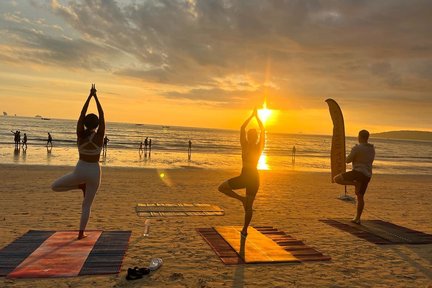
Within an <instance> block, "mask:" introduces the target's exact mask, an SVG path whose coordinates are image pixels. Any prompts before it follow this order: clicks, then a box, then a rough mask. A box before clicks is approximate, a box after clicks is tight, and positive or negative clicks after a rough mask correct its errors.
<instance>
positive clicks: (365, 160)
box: [334, 130, 375, 224]
mask: <svg viewBox="0 0 432 288" xmlns="http://www.w3.org/2000/svg"><path fill="white" fill-rule="evenodd" d="M368 140H369V132H368V131H367V130H361V131H360V132H359V134H358V142H359V144H357V145H355V146H354V147H353V148H352V149H351V153H350V154H349V155H348V157H347V158H346V163H351V162H352V163H353V164H352V167H353V170H352V171H349V172H345V173H341V174H339V175H336V176H335V177H334V181H335V182H336V183H338V184H341V185H354V186H355V193H356V195H357V213H356V216H355V217H354V219H353V220H351V222H353V223H357V224H360V217H361V215H362V213H363V208H364V194H365V193H366V189H367V187H368V184H369V181H370V179H371V177H372V163H373V161H374V159H375V147H374V145H372V144H369V143H368Z"/></svg>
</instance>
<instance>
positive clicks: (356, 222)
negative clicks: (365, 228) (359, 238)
mask: <svg viewBox="0 0 432 288" xmlns="http://www.w3.org/2000/svg"><path fill="white" fill-rule="evenodd" d="M351 222H352V223H355V224H358V225H360V224H361V222H360V219H357V218H354V219H352V220H351Z"/></svg>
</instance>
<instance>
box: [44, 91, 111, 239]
mask: <svg viewBox="0 0 432 288" xmlns="http://www.w3.org/2000/svg"><path fill="white" fill-rule="evenodd" d="M92 97H93V98H94V100H95V102H96V106H97V110H98V114H99V117H98V116H96V115H95V114H88V115H86V113H87V109H88V106H89V103H90V100H91V99H92ZM76 132H77V144H78V151H79V161H78V163H77V165H76V166H75V169H74V171H73V172H72V173H69V174H67V175H65V176H63V177H61V178H59V179H57V180H56V181H55V182H54V183H53V184H52V186H51V188H52V190H54V191H69V190H73V189H81V190H82V191H83V196H84V200H83V202H82V212H81V221H80V227H79V233H78V239H82V238H84V237H86V235H85V234H84V231H85V228H86V226H87V222H88V220H89V217H90V209H91V205H92V203H93V199H94V198H95V196H96V192H97V190H98V188H99V184H100V179H101V169H100V166H99V158H100V153H101V151H102V146H103V139H104V134H105V118H104V112H103V109H102V106H101V104H100V103H99V99H98V97H97V95H96V87H95V85H94V84H93V85H92V88H91V90H90V95H89V96H88V98H87V101H86V102H85V104H84V106H83V108H82V111H81V115H80V117H79V119H78V123H77V131H76Z"/></svg>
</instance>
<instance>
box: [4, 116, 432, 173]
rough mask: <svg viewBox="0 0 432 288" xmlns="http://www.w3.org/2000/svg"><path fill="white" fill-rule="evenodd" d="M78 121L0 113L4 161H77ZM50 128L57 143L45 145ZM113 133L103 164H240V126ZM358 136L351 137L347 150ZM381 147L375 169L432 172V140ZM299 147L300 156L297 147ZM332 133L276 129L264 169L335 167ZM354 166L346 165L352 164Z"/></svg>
mask: <svg viewBox="0 0 432 288" xmlns="http://www.w3.org/2000/svg"><path fill="white" fill-rule="evenodd" d="M75 129H76V121H75V120H61V119H51V120H42V119H40V118H30V117H14V116H7V117H0V163H2V164H21V165H75V163H76V162H77V160H78V151H77V148H76V133H75ZM11 130H13V131H15V130H20V131H21V137H23V135H24V133H27V137H28V149H27V150H26V151H24V150H23V149H20V150H19V151H15V149H14V143H13V134H12V133H11V132H10V131H11ZM47 132H50V133H51V135H52V136H53V140H54V141H53V143H54V147H53V149H52V150H47V149H46V147H45V144H46V139H47ZM106 134H107V135H108V138H109V139H110V142H109V144H108V152H107V156H106V157H101V164H102V165H103V166H112V167H142V168H158V169H169V168H207V169H208V168H210V169H221V168H222V169H226V168H229V169H240V168H241V149H240V143H239V132H238V131H231V130H218V129H205V128H191V127H173V126H171V127H163V126H161V125H146V124H139V123H138V124H130V123H107V128H106ZM145 137H149V138H151V139H152V151H151V154H150V155H149V154H147V155H140V154H139V153H138V147H139V143H140V141H143V140H144V138H145ZM189 139H191V141H192V158H191V161H188V154H187V149H188V141H189ZM356 142H357V140H356V138H354V137H347V151H349V150H350V148H351V147H352V146H353V145H355V144H356ZM370 142H371V143H373V144H374V145H375V148H376V160H375V162H374V173H381V174H382V173H385V174H423V175H430V174H431V173H432V142H422V141H411V140H388V139H374V138H373V137H372V138H371V139H370ZM294 145H295V147H296V157H295V162H293V161H292V160H293V159H292V147H293V146H294ZM330 148H331V136H323V135H303V134H301V135H296V134H276V133H271V132H268V133H267V135H266V147H265V150H264V153H263V156H262V157H261V159H260V163H259V165H258V166H259V167H258V168H259V169H261V170H298V171H322V172H329V171H330V159H329V155H330ZM349 168H350V166H348V167H347V169H349Z"/></svg>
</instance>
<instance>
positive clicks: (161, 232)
mask: <svg viewBox="0 0 432 288" xmlns="http://www.w3.org/2000/svg"><path fill="white" fill-rule="evenodd" d="M71 170H72V167H54V166H25V165H0V174H1V175H2V176H1V178H2V185H1V186H0V236H1V237H0V247H4V246H5V245H7V244H9V243H10V242H11V241H13V240H14V239H16V238H17V237H19V236H21V235H22V234H24V233H25V232H27V231H28V230H30V229H38V230H65V229H68V230H75V229H77V226H78V223H79V215H80V208H81V199H82V198H81V197H82V196H81V192H80V191H78V190H77V191H70V192H53V191H51V190H50V184H51V183H52V181H53V180H55V179H56V178H57V177H58V176H61V175H63V174H64V173H67V172H68V171H71ZM161 172H164V173H165V177H164V178H163V179H161V178H160V177H159V174H160V173H161ZM237 173H238V171H235V170H210V169H172V170H164V171H161V170H153V169H139V168H104V169H103V176H102V184H101V187H100V189H99V191H98V194H97V196H96V199H95V202H94V203H93V208H92V215H91V218H90V222H89V225H88V227H87V228H88V229H101V230H132V237H131V239H130V243H129V249H128V250H127V253H126V257H125V259H124V263H123V266H122V271H121V273H120V274H119V275H110V276H84V277H75V278H58V279H35V280H33V279H23V280H11V279H6V278H1V279H0V287H147V286H148V287H430V286H431V285H432V244H428V245H390V246H379V245H375V244H372V243H369V242H367V241H365V240H362V239H359V238H357V237H354V236H352V235H351V234H348V233H346V232H342V231H340V230H337V229H335V228H333V227H331V226H328V225H326V224H324V223H322V222H319V221H318V220H319V219H325V218H331V217H339V218H347V219H350V218H351V217H352V216H353V213H354V208H355V207H354V205H353V204H350V203H346V202H342V201H340V200H337V199H336V197H337V196H338V195H339V194H341V193H342V192H343V187H342V186H337V185H336V184H331V183H330V182H329V178H330V176H329V174H327V173H313V172H294V171H291V172H290V171H287V172H278V171H261V172H260V174H261V188H260V191H259V193H258V195H257V198H256V202H255V207H254V209H255V212H254V217H253V219H252V225H257V226H258V225H270V226H274V227H276V228H278V229H280V230H283V231H285V232H287V233H288V234H290V235H292V236H294V237H296V238H297V239H301V240H304V241H305V243H306V244H308V245H310V246H313V247H315V248H317V249H318V250H319V251H321V252H322V253H324V254H325V255H328V256H331V257H332V260H331V261H326V262H307V263H302V264H277V265H274V264H266V265H264V264H260V265H255V264H254V265H238V266H225V265H224V264H222V262H221V261H220V260H219V258H218V257H217V256H216V255H215V253H214V252H213V251H212V250H211V248H210V247H209V246H208V244H207V243H205V241H204V240H203V239H202V238H201V236H200V235H199V234H198V233H197V232H196V231H195V229H196V228H203V227H213V226H216V225H241V224H242V221H243V210H242V206H241V205H240V203H239V202H238V201H236V200H233V199H231V198H228V197H226V196H224V195H222V194H220V193H219V192H218V191H217V189H216V188H217V186H218V185H219V184H220V182H221V181H223V180H225V179H227V178H229V177H233V176H236V174H237ZM431 190H432V178H431V177H430V176H415V175H405V176H401V175H398V176H393V175H375V176H374V177H373V179H372V181H371V183H370V186H369V190H368V191H367V194H366V211H365V212H364V219H383V220H387V221H391V222H393V223H395V224H399V225H402V226H406V227H408V228H412V229H416V230H420V231H423V232H426V233H432V224H431V221H430V219H431V215H432V202H431V201H430V193H431ZM350 193H351V194H352V190H350ZM139 202H141V203H152V202H157V203H165V202H166V203H210V204H215V205H219V206H221V207H222V208H224V209H225V212H226V215H225V216H221V217H202V216H196V217H180V218H159V219H152V220H151V228H150V236H149V237H143V236H142V233H143V227H144V220H145V219H144V218H140V217H137V215H136V213H135V205H136V204H137V203H139ZM152 257H161V258H163V260H164V265H163V267H162V268H161V269H160V270H158V271H156V272H154V273H153V274H151V275H150V276H148V277H144V278H143V279H141V280H137V281H131V282H129V281H126V280H125V275H126V270H127V268H128V267H134V266H140V267H143V266H146V265H147V264H148V261H149V260H150V259H151V258H152Z"/></svg>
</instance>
